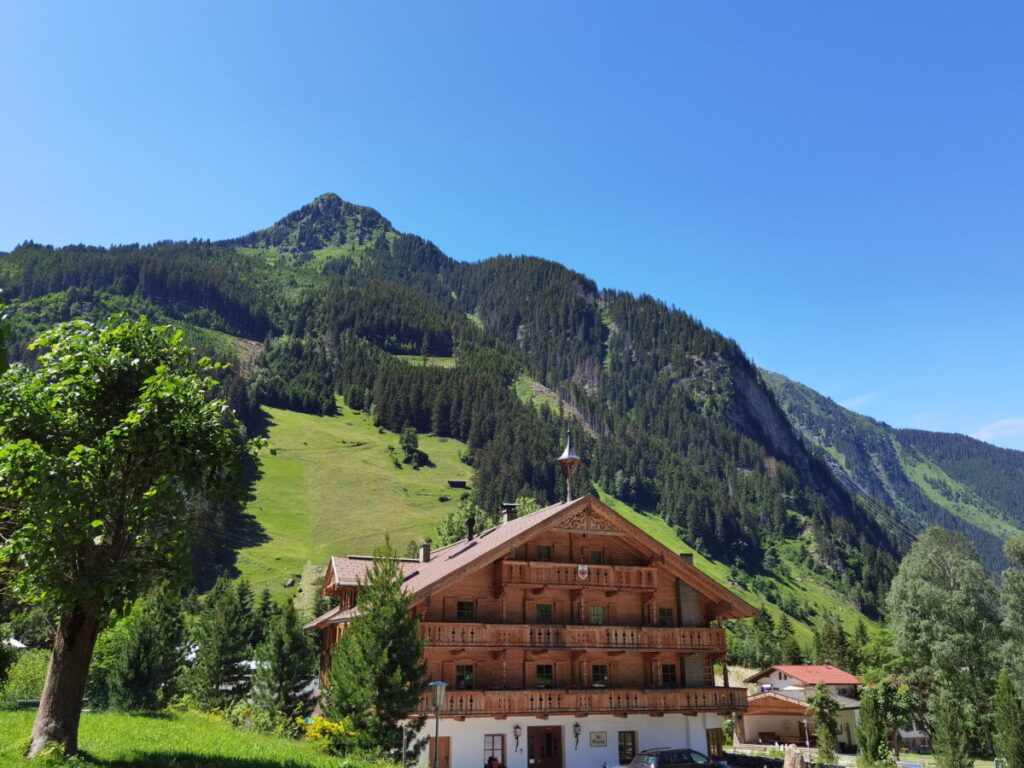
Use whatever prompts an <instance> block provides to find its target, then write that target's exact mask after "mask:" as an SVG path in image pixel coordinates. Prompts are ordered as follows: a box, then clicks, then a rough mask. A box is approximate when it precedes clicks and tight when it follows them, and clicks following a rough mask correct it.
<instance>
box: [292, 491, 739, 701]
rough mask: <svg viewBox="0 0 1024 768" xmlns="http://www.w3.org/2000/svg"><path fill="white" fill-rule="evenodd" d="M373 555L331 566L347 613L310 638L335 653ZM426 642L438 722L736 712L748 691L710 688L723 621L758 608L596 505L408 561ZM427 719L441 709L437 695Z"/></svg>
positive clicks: (330, 618) (327, 620)
mask: <svg viewBox="0 0 1024 768" xmlns="http://www.w3.org/2000/svg"><path fill="white" fill-rule="evenodd" d="M369 563H370V560H369V559H368V558H333V559H332V561H331V566H330V567H329V569H328V573H327V576H326V577H325V581H324V593H325V594H327V595H332V596H334V597H336V598H337V599H338V601H339V604H338V607H337V608H335V609H333V610H332V611H331V612H329V613H327V614H325V615H324V616H322V617H320V618H319V619H317V620H316V621H314V622H313V623H311V624H310V625H309V628H320V629H323V630H325V631H324V632H323V637H324V649H323V650H324V653H323V657H322V664H323V668H324V670H326V668H327V666H328V665H329V664H330V651H331V647H332V646H333V644H334V643H335V642H336V640H337V638H338V637H339V636H340V633H341V632H342V631H343V630H344V627H345V625H346V623H347V622H348V620H349V619H350V618H351V616H352V614H353V612H354V606H355V599H356V590H357V588H358V587H357V582H358V579H359V576H360V574H361V573H362V572H363V570H365V568H366V567H367V566H368V565H369ZM401 564H402V568H403V570H404V572H405V574H406V585H407V588H408V589H409V590H410V592H412V594H413V596H414V602H413V610H414V611H416V612H417V614H418V615H419V618H420V620H421V625H420V626H421V631H422V633H423V636H424V637H425V638H426V640H427V648H426V651H425V660H426V663H427V665H428V676H429V678H430V679H431V680H443V681H445V682H446V683H448V694H447V696H446V700H445V705H444V708H443V709H442V710H441V716H442V717H447V718H454V719H457V720H463V719H465V718H478V717H488V718H495V719H499V720H500V719H505V718H508V717H520V716H537V717H541V718H544V717H547V716H548V715H557V714H566V715H571V716H574V717H577V718H580V717H586V716H588V715H593V714H608V715H614V716H616V717H624V716H627V715H631V714H637V713H643V714H646V715H653V716H663V715H665V714H667V713H677V714H683V715H694V714H696V713H700V712H705V713H716V714H726V713H732V712H737V711H742V710H743V709H745V707H746V692H745V689H743V688H721V687H715V686H714V679H713V676H712V665H713V664H714V663H715V662H716V661H718V660H720V659H723V658H724V656H725V650H726V648H725V634H724V631H723V630H722V629H720V628H719V627H717V626H714V625H716V624H718V623H719V622H720V620H721V619H723V618H734V617H744V616H752V615H754V613H755V612H754V609H753V608H751V606H749V605H747V604H746V603H744V602H743V601H742V600H740V599H739V598H737V597H735V596H734V595H732V594H731V593H729V592H728V591H727V590H726V589H725V588H724V587H722V585H720V584H718V583H717V582H715V581H713V580H712V579H710V578H709V577H707V576H706V575H704V574H703V573H701V572H700V571H698V570H697V569H696V568H694V567H693V565H692V563H691V562H689V561H688V559H687V558H686V557H683V556H680V555H678V554H676V553H674V552H672V551H671V550H669V549H667V548H666V547H664V546H663V545H661V544H660V543H658V542H657V541H655V540H654V539H652V538H651V537H649V536H647V535H646V534H645V533H643V532H642V531H641V530H640V529H638V528H636V527H635V526H634V525H632V524H631V523H629V522H628V521H626V520H625V519H624V518H623V517H621V516H620V515H618V514H617V513H616V512H614V511H613V510H612V509H610V508H609V507H607V506H606V505H604V504H602V503H601V502H600V501H599V500H598V499H596V498H594V497H590V496H587V497H583V498H580V499H576V500H575V501H572V502H567V503H565V504H559V505H555V506H553V507H548V508H547V509H544V510H541V511H539V512H535V513H533V514H531V515H527V516H524V517H521V518H518V519H511V520H508V521H506V522H505V523H503V524H501V525H499V526H496V527H495V528H492V529H490V530H488V531H485V532H483V533H481V534H478V535H474V534H472V532H470V533H469V535H467V538H466V539H464V540H463V541H460V542H458V543H456V544H453V545H451V546H448V547H445V548H443V549H439V550H437V551H435V552H429V546H428V547H427V548H425V551H424V554H423V556H422V557H421V558H420V559H419V560H403V561H401ZM421 710H422V711H423V712H424V713H432V712H433V709H432V707H431V705H430V702H429V700H428V698H427V697H424V699H423V703H422V705H421Z"/></svg>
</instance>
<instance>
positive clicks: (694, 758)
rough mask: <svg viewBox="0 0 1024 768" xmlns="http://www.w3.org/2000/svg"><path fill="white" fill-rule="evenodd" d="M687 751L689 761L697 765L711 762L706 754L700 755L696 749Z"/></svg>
mask: <svg viewBox="0 0 1024 768" xmlns="http://www.w3.org/2000/svg"><path fill="white" fill-rule="evenodd" d="M688 751H689V755H688V757H689V760H690V762H691V763H697V764H699V765H707V764H709V763H710V762H711V758H709V757H708V756H707V755H702V754H701V753H700V752H697V751H696V750H693V749H691V750H688Z"/></svg>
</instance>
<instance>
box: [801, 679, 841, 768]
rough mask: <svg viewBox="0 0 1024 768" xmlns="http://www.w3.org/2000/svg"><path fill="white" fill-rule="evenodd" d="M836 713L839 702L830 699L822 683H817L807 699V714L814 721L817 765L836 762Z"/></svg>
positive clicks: (830, 696)
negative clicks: (816, 741)
mask: <svg viewBox="0 0 1024 768" xmlns="http://www.w3.org/2000/svg"><path fill="white" fill-rule="evenodd" d="M838 712H839V702H838V701H836V700H835V699H834V698H832V695H831V694H830V693H829V692H828V687H827V686H826V685H825V684H824V683H818V684H817V685H816V686H815V687H814V693H813V694H811V695H810V696H808V697H807V714H808V715H811V716H812V717H814V720H815V736H816V737H817V740H818V762H819V763H834V762H835V761H836V741H837V738H838V736H839V723H838V721H837V720H836V714H837V713H838Z"/></svg>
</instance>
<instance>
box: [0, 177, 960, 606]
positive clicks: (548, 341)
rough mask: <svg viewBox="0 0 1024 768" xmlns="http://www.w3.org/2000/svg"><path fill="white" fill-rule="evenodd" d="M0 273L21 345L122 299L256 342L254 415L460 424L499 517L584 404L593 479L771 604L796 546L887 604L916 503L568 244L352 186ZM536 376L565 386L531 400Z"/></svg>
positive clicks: (716, 342) (6, 259)
mask: <svg viewBox="0 0 1024 768" xmlns="http://www.w3.org/2000/svg"><path fill="white" fill-rule="evenodd" d="M0 285H4V286H5V287H8V288H9V289H10V293H9V294H8V295H10V296H11V298H12V299H13V301H12V309H14V310H15V312H16V313H17V312H18V311H19V310H20V316H19V319H18V320H17V322H16V324H15V326H16V327H15V331H16V335H17V337H18V339H19V341H23V340H25V339H26V338H27V337H29V335H30V332H31V330H32V329H33V328H34V327H38V326H39V325H41V324H43V323H45V322H53V321H57V320H62V319H68V318H69V317H72V316H82V315H85V316H92V317H101V316H105V314H107V313H109V312H110V311H112V309H113V308H114V307H120V308H126V309H127V310H128V311H130V312H141V311H146V312H153V311H156V312H158V313H160V315H161V321H164V320H166V321H168V322H174V323H181V324H185V325H186V326H188V327H192V328H195V329H196V333H197V334H198V338H201V339H202V338H203V334H204V333H206V334H212V333H217V334H227V335H228V336H229V337H232V336H233V337H239V338H246V339H250V340H251V341H250V343H249V344H248V346H247V349H249V350H250V351H251V353H252V354H251V357H252V359H251V360H248V361H247V366H246V368H245V370H244V376H243V375H239V374H238V373H237V372H233V371H232V372H229V373H227V374H226V380H225V384H224V388H225V391H226V392H227V393H228V395H229V399H230V401H231V402H232V405H233V406H235V407H236V409H239V411H240V413H242V414H243V418H246V419H247V421H248V423H250V424H251V425H253V426H254V427H258V418H259V407H260V406H261V405H267V406H273V407H278V408H288V409H291V410H297V411H302V412H306V413H314V414H317V413H319V414H324V415H330V414H332V413H334V412H335V409H336V404H335V401H336V397H337V395H339V394H340V395H342V396H343V397H344V399H345V402H346V403H348V404H349V405H350V407H352V408H354V409H356V410H359V411H363V412H367V413H371V414H372V416H373V418H374V420H375V423H377V424H378V425H380V428H381V429H390V430H392V431H395V432H399V431H401V430H402V429H403V428H404V427H406V426H412V427H414V428H415V429H416V430H417V431H419V432H420V433H432V434H435V435H437V436H439V437H452V438H455V439H457V440H460V441H463V442H465V443H466V445H467V448H466V460H467V461H468V463H470V464H471V466H472V467H473V470H474V472H475V475H474V482H473V490H472V499H473V500H474V501H475V502H476V503H477V504H479V505H481V507H482V509H481V512H480V514H482V515H495V514H496V513H497V509H498V506H499V503H500V502H501V501H507V500H510V499H514V498H517V497H519V496H522V495H532V496H534V497H536V498H537V499H538V501H541V502H545V501H550V500H551V499H553V498H557V497H558V495H559V494H560V493H561V491H560V487H559V483H560V482H561V481H560V480H559V478H558V476H557V473H555V472H554V470H553V467H552V465H551V463H550V457H551V447H552V446H553V445H555V444H557V443H558V441H559V439H560V436H563V435H564V428H565V426H564V425H565V423H566V421H567V419H568V420H569V422H570V424H571V423H572V421H573V420H572V419H571V418H569V415H570V414H579V418H580V419H581V420H583V421H584V422H585V423H586V424H587V426H588V428H589V429H588V430H583V429H578V428H576V427H574V431H575V432H577V439H578V441H579V443H580V447H581V449H582V450H583V451H585V452H586V454H587V455H588V457H589V462H588V465H587V467H586V468H585V469H584V470H583V472H582V473H581V477H580V480H579V489H580V490H581V491H583V490H586V489H587V488H588V487H591V486H592V485H599V486H600V487H601V488H606V489H608V491H609V492H610V493H611V494H612V495H613V496H615V497H616V498H619V499H621V500H622V501H623V502H624V503H626V504H629V505H631V506H633V507H635V508H637V509H638V510H641V511H644V512H647V513H649V514H653V515H656V516H658V517H659V518H661V520H663V521H664V522H665V523H666V524H667V525H668V526H670V528H671V529H672V530H673V531H674V532H675V533H676V534H677V535H679V536H681V537H682V538H683V539H685V540H686V541H687V542H688V543H689V544H691V545H692V546H694V547H695V548H697V549H698V551H700V552H702V553H704V554H706V555H707V556H709V557H715V558H716V559H719V560H721V561H722V562H724V563H727V564H729V565H730V566H731V568H733V569H734V570H735V572H736V574H737V577H739V578H744V579H749V580H750V583H751V584H755V585H760V586H759V589H760V591H761V594H763V595H764V596H765V599H767V600H772V594H771V593H772V591H773V590H774V589H775V588H774V587H773V586H772V585H773V584H774V583H776V582H774V581H772V580H773V579H776V578H778V579H785V578H787V577H786V576H785V574H786V573H787V572H789V570H791V569H792V568H794V567H795V566H796V565H797V564H798V563H799V565H800V566H801V568H804V567H808V568H811V571H812V573H813V578H815V579H819V580H821V581H822V582H823V583H828V584H829V585H831V587H832V588H833V589H835V590H836V591H837V592H838V593H840V594H843V595H844V596H845V599H847V600H848V601H850V604H851V605H853V606H855V607H857V608H858V609H861V610H864V611H866V612H868V613H869V614H873V615H877V611H878V608H879V606H880V604H881V600H882V597H883V596H884V592H885V588H886V586H887V583H888V579H889V578H891V576H892V574H893V573H894V571H895V562H896V558H897V557H898V556H899V555H900V554H901V552H902V551H904V550H905V549H906V545H907V542H906V540H905V539H904V537H903V536H901V535H894V533H893V526H892V525H891V520H890V518H892V517H893V516H894V515H897V514H898V512H894V511H892V510H889V509H887V508H884V507H881V508H880V505H879V503H878V502H877V501H875V500H874V499H873V498H870V497H868V496H862V495H860V494H859V493H856V492H851V490H850V489H849V488H848V487H847V486H845V485H844V484H843V482H842V480H841V478H837V477H836V476H834V475H833V472H832V471H831V470H830V469H829V467H828V466H827V464H826V462H825V461H824V459H823V457H822V456H821V455H819V454H817V453H814V452H812V451H811V450H810V449H809V447H808V446H807V444H806V442H805V438H804V437H803V436H802V435H801V434H800V433H799V432H798V431H797V429H796V427H795V426H794V425H793V423H792V421H791V419H790V418H789V417H788V416H787V414H786V412H785V411H784V409H783V408H782V407H781V406H780V405H779V403H778V398H777V395H776V393H774V392H773V391H772V390H771V389H769V388H768V385H767V384H766V383H765V382H764V381H763V377H762V373H760V372H759V371H758V370H757V369H756V368H755V367H754V366H753V364H752V363H751V362H750V360H749V359H748V358H747V357H746V355H745V354H744V353H743V351H742V349H741V348H740V347H739V345H738V344H737V343H736V342H735V341H733V340H730V339H726V338H725V337H723V336H722V335H720V334H718V333H715V332H713V331H710V330H708V329H707V328H705V327H704V326H703V325H702V324H701V323H700V321H699V320H697V319H695V318H693V317H691V316H690V315H688V314H687V313H685V312H683V311H681V310H676V309H673V308H670V307H668V306H667V305H665V304H664V303H663V302H659V301H657V300H655V299H653V298H652V297H650V296H634V295H632V294H629V293H625V292H621V291H615V290H612V289H602V288H599V287H598V286H597V284H596V283H595V282H594V281H593V280H591V279H590V278H588V277H586V276H585V275H582V274H580V273H577V272H574V271H573V270H571V269H568V268H566V267H565V266H563V265H561V264H559V263H558V262H555V261H550V260H545V259H538V258H535V257H512V256H499V257H495V258H492V259H488V260H485V261H483V262H477V263H466V262H457V261H455V260H453V259H451V258H449V257H448V256H446V255H445V254H444V253H442V252H441V251H440V250H439V249H438V248H437V247H436V246H434V245H433V244H432V243H431V242H430V241H428V240H425V239H424V238H422V237H420V236H418V235H413V234H406V233H401V232H398V231H396V230H394V228H393V227H392V226H391V223H390V222H389V221H388V220H387V219H386V218H384V217H383V216H382V215H381V214H380V213H379V212H377V211H375V210H374V209H372V208H367V207H365V206H357V205H354V204H352V203H348V202H346V201H344V200H342V199H341V198H340V197H338V196H337V195H333V194H328V195H321V196H320V197H318V198H316V199H315V200H314V201H312V202H311V203H309V204H307V205H305V206H303V207H302V208H299V209H298V210H296V211H294V212H292V213H290V214H288V215H287V216H285V217H282V218H281V219H280V220H278V221H277V222H276V223H275V224H273V225H271V226H270V227H268V228H265V229H262V230H257V231H255V232H253V233H250V234H249V235H244V236H242V237H239V238H234V239H230V240H223V241H220V242H218V243H208V242H202V241H193V242H191V243H171V244H168V243H163V244H154V245H152V246H144V247H139V246H125V247H118V248H111V249H104V248H87V247H73V248H64V249H53V248H49V247H45V246H38V245H36V244H25V245H24V246H21V247H19V248H17V249H15V251H13V252H12V253H10V254H7V255H5V256H2V257H0ZM255 342H258V344H256V343H255ZM221 346H222V347H223V346H224V345H223V343H222V344H221ZM227 346H229V347H230V344H229V345H227ZM19 354H20V355H21V357H22V359H24V354H23V353H19ZM410 356H422V359H423V360H424V361H425V360H427V359H428V357H434V358H442V359H445V360H449V361H451V362H450V364H446V365H443V366H442V365H425V364H424V365H419V366H417V365H412V364H410V362H409V360H408V359H406V358H409V357H410ZM520 376H527V377H528V378H529V379H531V380H533V381H536V382H537V383H538V384H539V385H542V386H543V387H545V388H546V389H547V390H548V391H550V392H553V393H555V395H557V398H558V399H557V400H556V401H555V404H554V405H552V403H550V402H548V401H547V400H544V401H542V402H540V403H538V404H535V403H533V402H532V401H531V402H526V403H524V402H523V401H522V399H521V398H520V397H519V396H518V395H517V394H516V391H515V382H516V381H517V380H519V377H520ZM561 402H564V403H566V404H567V405H568V406H570V407H567V408H562V407H559V406H558V405H557V403H561ZM594 435H597V437H595V436H594ZM950 460H951V461H952V460H953V459H950ZM964 471H967V470H966V469H965V470H964ZM787 558H790V559H788V560H787ZM780 559H781V561H782V562H781V564H780ZM744 574H745V575H744ZM759 579H760V580H761V581H758V580H759ZM775 597H776V599H778V598H779V595H778V594H776V595H775ZM788 609H789V610H791V611H797V610H798V609H799V606H794V605H790V606H789V607H788ZM794 615H795V613H794ZM804 618H806V617H804Z"/></svg>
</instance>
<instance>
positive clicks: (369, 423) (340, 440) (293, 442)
mask: <svg viewBox="0 0 1024 768" xmlns="http://www.w3.org/2000/svg"><path fill="white" fill-rule="evenodd" d="M265 411H266V415H267V418H268V423H269V434H268V439H269V445H268V446H267V447H266V448H264V449H263V450H262V452H261V454H260V470H261V475H260V477H259V478H258V479H257V480H256V483H255V486H254V488H253V494H252V498H251V500H250V501H249V502H248V504H247V506H246V511H247V512H248V513H249V514H251V515H253V516H254V517H255V518H256V520H257V521H258V522H259V523H260V525H261V526H262V528H263V532H264V534H265V535H266V537H268V539H269V540H267V541H265V542H264V543H262V544H259V545H257V546H254V547H249V548H246V549H242V550H241V551H240V552H239V555H238V567H239V570H240V571H241V573H242V575H243V576H245V577H247V578H248V579H249V580H250V581H251V582H252V583H253V586H254V587H255V588H256V589H257V590H260V589H263V587H269V588H270V590H271V592H274V593H278V594H280V593H283V592H285V591H288V590H287V589H286V588H285V587H284V583H285V582H286V581H287V580H288V579H290V578H294V579H296V581H298V577H299V575H300V574H302V573H303V570H304V569H305V568H306V565H307V564H311V565H312V566H316V567H321V566H323V565H325V564H326V563H327V561H328V558H330V556H331V555H348V554H370V553H372V551H373V549H374V547H375V546H377V545H378V544H379V543H380V542H381V541H382V540H383V538H384V534H388V535H389V536H390V538H391V542H392V544H393V545H394V546H395V547H396V548H397V549H398V550H399V552H400V553H404V551H405V549H406V547H407V546H408V544H409V542H410V541H412V540H414V539H420V538H423V537H425V536H430V535H432V534H433V533H434V531H435V526H436V523H437V520H438V519H439V518H440V516H441V515H442V514H443V513H444V511H445V509H446V508H447V506H448V505H452V504H456V503H457V502H458V498H459V495H460V494H461V493H463V491H461V490H454V489H451V488H449V487H448V480H469V478H470V475H471V473H472V469H471V468H470V467H469V466H468V465H466V464H464V463H463V462H462V461H461V460H460V454H461V452H462V451H464V450H465V445H464V444H462V443H460V442H458V441H457V440H451V439H447V438H437V437H432V436H429V435H420V437H419V448H420V450H421V451H422V452H424V453H426V454H427V457H428V459H429V462H430V465H428V466H425V467H421V468H420V469H413V468H412V467H411V466H410V465H408V464H404V463H402V461H401V459H402V455H403V454H402V451H401V449H400V448H399V445H398V435H397V434H396V433H394V432H389V431H387V430H382V429H380V428H378V427H376V426H374V424H373V420H372V418H371V417H370V416H369V415H368V414H365V413H362V412H359V411H353V410H352V409H350V408H347V407H346V406H345V405H344V403H343V402H341V401H340V400H339V414H338V415H337V416H331V417H324V416H311V415H308V414H302V413H296V412H294V411H285V410H281V409H278V408H267V409H265ZM443 498H447V499H448V501H442V500H441V499H443ZM307 573H308V569H307ZM310 580H312V578H310Z"/></svg>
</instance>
